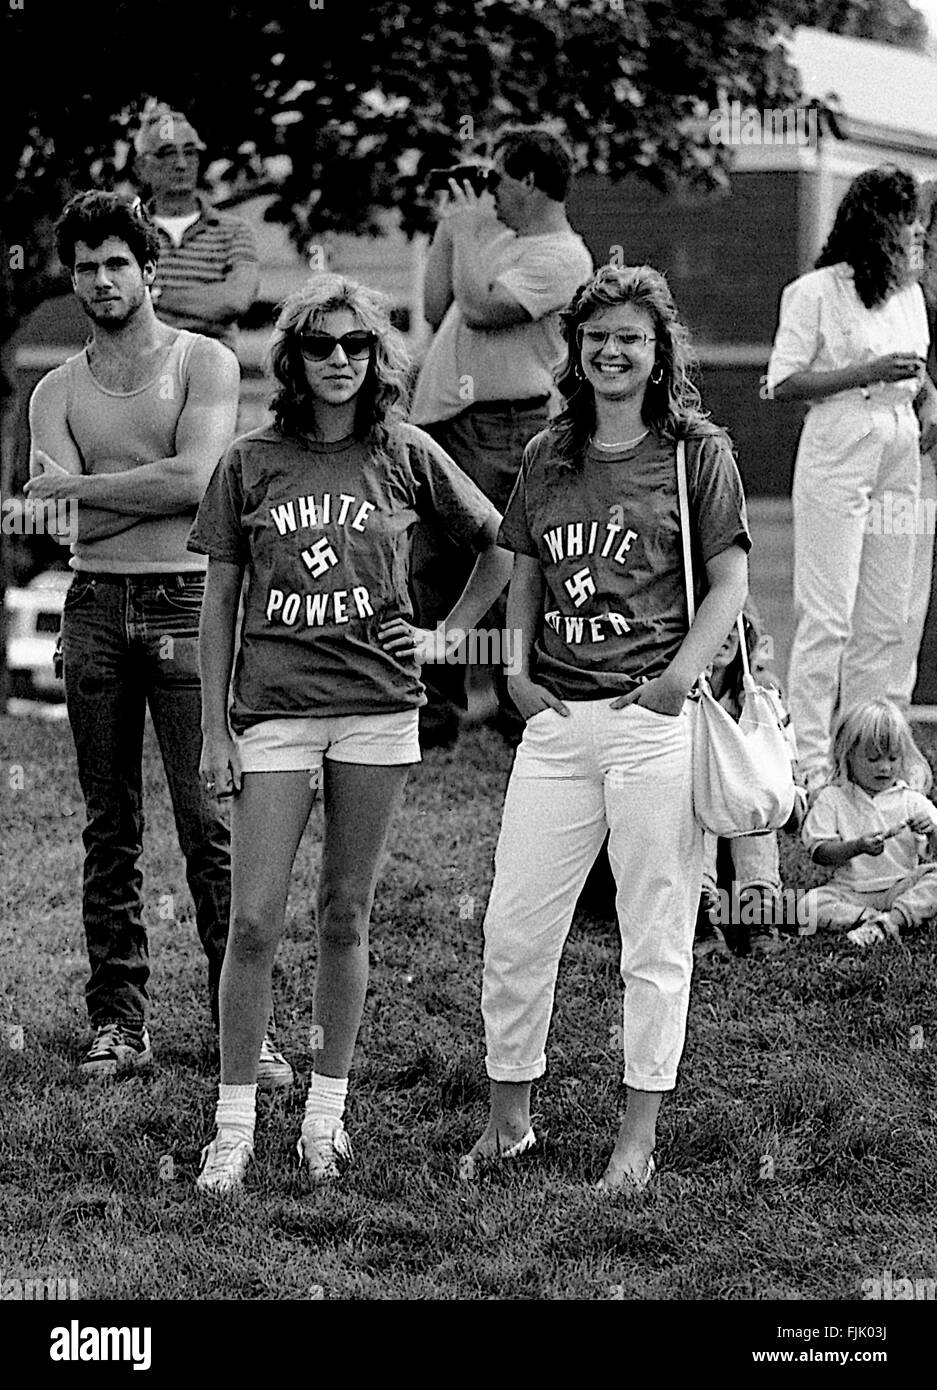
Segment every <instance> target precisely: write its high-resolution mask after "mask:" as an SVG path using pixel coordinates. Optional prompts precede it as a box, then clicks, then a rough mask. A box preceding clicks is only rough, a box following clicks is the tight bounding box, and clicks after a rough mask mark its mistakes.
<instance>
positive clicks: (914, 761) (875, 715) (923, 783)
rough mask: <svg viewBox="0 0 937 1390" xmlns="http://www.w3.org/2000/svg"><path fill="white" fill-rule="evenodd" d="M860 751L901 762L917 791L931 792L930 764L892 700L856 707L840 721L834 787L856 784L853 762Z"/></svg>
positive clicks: (835, 743)
mask: <svg viewBox="0 0 937 1390" xmlns="http://www.w3.org/2000/svg"><path fill="white" fill-rule="evenodd" d="M857 748H859V749H863V750H865V752H866V753H871V752H876V753H885V754H886V755H887V756H890V757H893V758H898V759H899V761H900V764H901V777H902V778H903V780H904V781H905V782H907V783H908V785H909V786H910V787H913V788H914V790H915V791H920V792H928V791H930V788H931V783H932V782H933V780H934V779H933V774H932V772H931V769H930V764H929V763H928V761H927V759H926V758H925V757H924V755H923V754H922V753H921V751H920V749H919V748H918V746H917V744H916V743H915V742H914V738H913V736H912V734H911V730H910V729H909V728H908V724H907V721H906V720H905V718H904V716H903V715H902V713H901V711H900V710H899V709H898V708H897V706H895V705H893V704H892V703H891V701H890V700H870V701H869V702H868V704H865V705H856V706H855V707H854V708H853V709H851V710H848V711H847V712H846V714H845V715H843V717H842V718H841V719H840V721H839V724H838V725H837V727H836V732H835V734H834V735H833V777H832V781H833V782H834V783H838V784H839V785H840V786H843V785H844V784H845V783H846V782H850V781H852V778H851V777H850V775H849V760H850V759H851V757H852V755H853V753H854V752H855V751H856V749H857Z"/></svg>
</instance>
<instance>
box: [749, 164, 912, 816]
mask: <svg viewBox="0 0 937 1390" xmlns="http://www.w3.org/2000/svg"><path fill="white" fill-rule="evenodd" d="M917 214H918V195H917V187H916V185H915V182H914V179H913V178H912V176H911V175H910V174H908V173H905V172H904V171H903V170H901V169H895V168H878V169H867V170H866V171H865V172H863V173H862V174H860V175H859V176H858V178H856V179H854V180H853V182H852V184H850V186H849V188H848V189H847V191H846V195H845V197H844V198H843V201H842V202H841V204H840V206H839V208H838V210H837V213H836V219H835V222H834V225H833V230H832V231H831V233H830V235H829V238H828V240H827V243H826V245H825V246H824V248H823V250H822V251H821V253H820V255H819V257H818V258H817V268H816V269H815V270H812V271H810V272H809V274H807V275H802V276H801V277H800V279H798V280H795V281H794V282H793V283H792V284H790V285H788V286H787V287H786V289H785V290H784V292H783V294H782V296H781V314H780V323H779V326H778V332H777V337H776V339H775V343H774V349H773V352H772V354H771V361H770V363H769V366H768V392H769V394H770V395H771V396H773V398H774V399H775V400H803V401H806V402H808V405H809V409H808V413H807V418H806V421H805V422H804V427H803V432H802V434H801V437H800V444H799V447H798V451H797V461H796V464H795V468H794V487H793V510H794V609H795V616H796V623H797V626H796V631H795V635H794V644H793V649H792V652H791V666H790V676H789V681H788V689H789V692H790V705H791V717H792V719H793V723H794V730H795V733H796V735H797V744H798V748H799V752H800V774H801V778H802V780H803V782H804V785H805V786H806V787H807V789H808V792H810V791H812V790H815V789H816V788H817V787H818V786H821V785H823V783H824V782H826V780H827V779H828V776H829V772H830V736H831V729H832V724H833V717H834V713H835V711H836V710H837V709H839V710H845V709H848V708H851V707H852V706H854V705H857V704H860V703H863V702H865V701H868V700H872V699H876V698H881V697H882V696H886V697H888V698H889V699H892V700H894V701H895V702H896V703H898V704H899V705H900V704H904V703H906V701H907V698H908V695H909V692H908V691H907V689H906V687H907V682H908V679H909V673H908V665H907V661H906V660H903V659H902V653H903V649H904V646H905V641H906V635H907V624H908V617H909V611H910V599H911V589H912V572H913V566H914V552H915V543H914V531H915V528H916V527H917V525H918V523H919V520H920V518H919V515H918V513H919V506H918V504H919V499H920V486H921V458H920V449H919V444H920V427H919V424H918V418H917V415H916V414H915V409H914V401H915V398H916V397H917V396H918V394H919V392H920V391H921V389H922V386H923V384H924V381H925V374H924V366H925V359H926V356H927V345H928V329H927V316H926V313H925V309H924V297H923V294H922V292H921V287H920V285H919V284H918V283H917V282H916V279H915V275H916V273H917V271H918V270H919V267H920V244H921V239H922V232H923V228H922V226H921V223H920V221H919V220H918V215H917ZM928 409H930V405H928Z"/></svg>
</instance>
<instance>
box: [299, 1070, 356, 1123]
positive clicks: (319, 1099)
mask: <svg viewBox="0 0 937 1390" xmlns="http://www.w3.org/2000/svg"><path fill="white" fill-rule="evenodd" d="M347 1095H348V1077H347V1076H319V1074H318V1073H317V1072H313V1073H312V1077H311V1079H310V1082H309V1090H308V1091H307V1093H306V1113H305V1115H304V1116H303V1124H304V1125H305V1124H306V1123H307V1122H308V1121H309V1120H341V1118H342V1116H343V1115H344V1113H345V1099H346V1097H347Z"/></svg>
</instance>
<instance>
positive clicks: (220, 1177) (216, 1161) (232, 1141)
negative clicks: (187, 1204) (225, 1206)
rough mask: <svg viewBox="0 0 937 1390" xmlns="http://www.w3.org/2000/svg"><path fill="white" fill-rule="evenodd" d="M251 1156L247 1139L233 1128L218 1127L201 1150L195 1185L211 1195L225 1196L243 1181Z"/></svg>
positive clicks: (251, 1148) (250, 1147)
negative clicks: (199, 1168)
mask: <svg viewBox="0 0 937 1390" xmlns="http://www.w3.org/2000/svg"><path fill="white" fill-rule="evenodd" d="M253 1156H254V1147H253V1145H252V1144H251V1142H250V1140H248V1139H244V1138H243V1137H242V1136H241V1135H240V1134H239V1133H238V1132H237V1131H236V1130H230V1129H220V1130H219V1131H218V1133H217V1134H216V1135H215V1137H214V1139H213V1140H212V1141H211V1143H210V1144H206V1145H205V1147H204V1149H203V1150H202V1167H201V1171H200V1172H199V1175H198V1177H197V1178H196V1179H195V1186H196V1187H197V1189H198V1191H199V1192H206V1193H208V1195H209V1196H211V1197H226V1196H228V1195H229V1194H230V1193H232V1192H235V1191H236V1190H237V1188H239V1187H240V1186H241V1184H242V1183H243V1181H244V1174H245V1172H246V1170H247V1165H248V1164H249V1163H250V1161H251V1159H252V1158H253Z"/></svg>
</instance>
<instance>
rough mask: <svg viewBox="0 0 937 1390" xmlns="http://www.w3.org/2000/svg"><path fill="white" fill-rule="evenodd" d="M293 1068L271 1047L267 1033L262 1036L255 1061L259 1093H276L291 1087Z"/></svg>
mask: <svg viewBox="0 0 937 1390" xmlns="http://www.w3.org/2000/svg"><path fill="white" fill-rule="evenodd" d="M292 1084H293V1068H292V1067H291V1066H290V1064H289V1062H288V1061H287V1060H286V1058H285V1057H284V1056H283V1053H282V1052H278V1051H277V1049H276V1048H275V1047H274V1045H273V1039H272V1038H271V1037H270V1034H269V1033H265V1034H264V1040H263V1042H262V1043H261V1044H260V1056H259V1057H258V1059H257V1085H258V1087H259V1088H260V1090H261V1091H276V1090H279V1089H280V1088H281V1087H282V1088H285V1087H287V1086H292Z"/></svg>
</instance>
